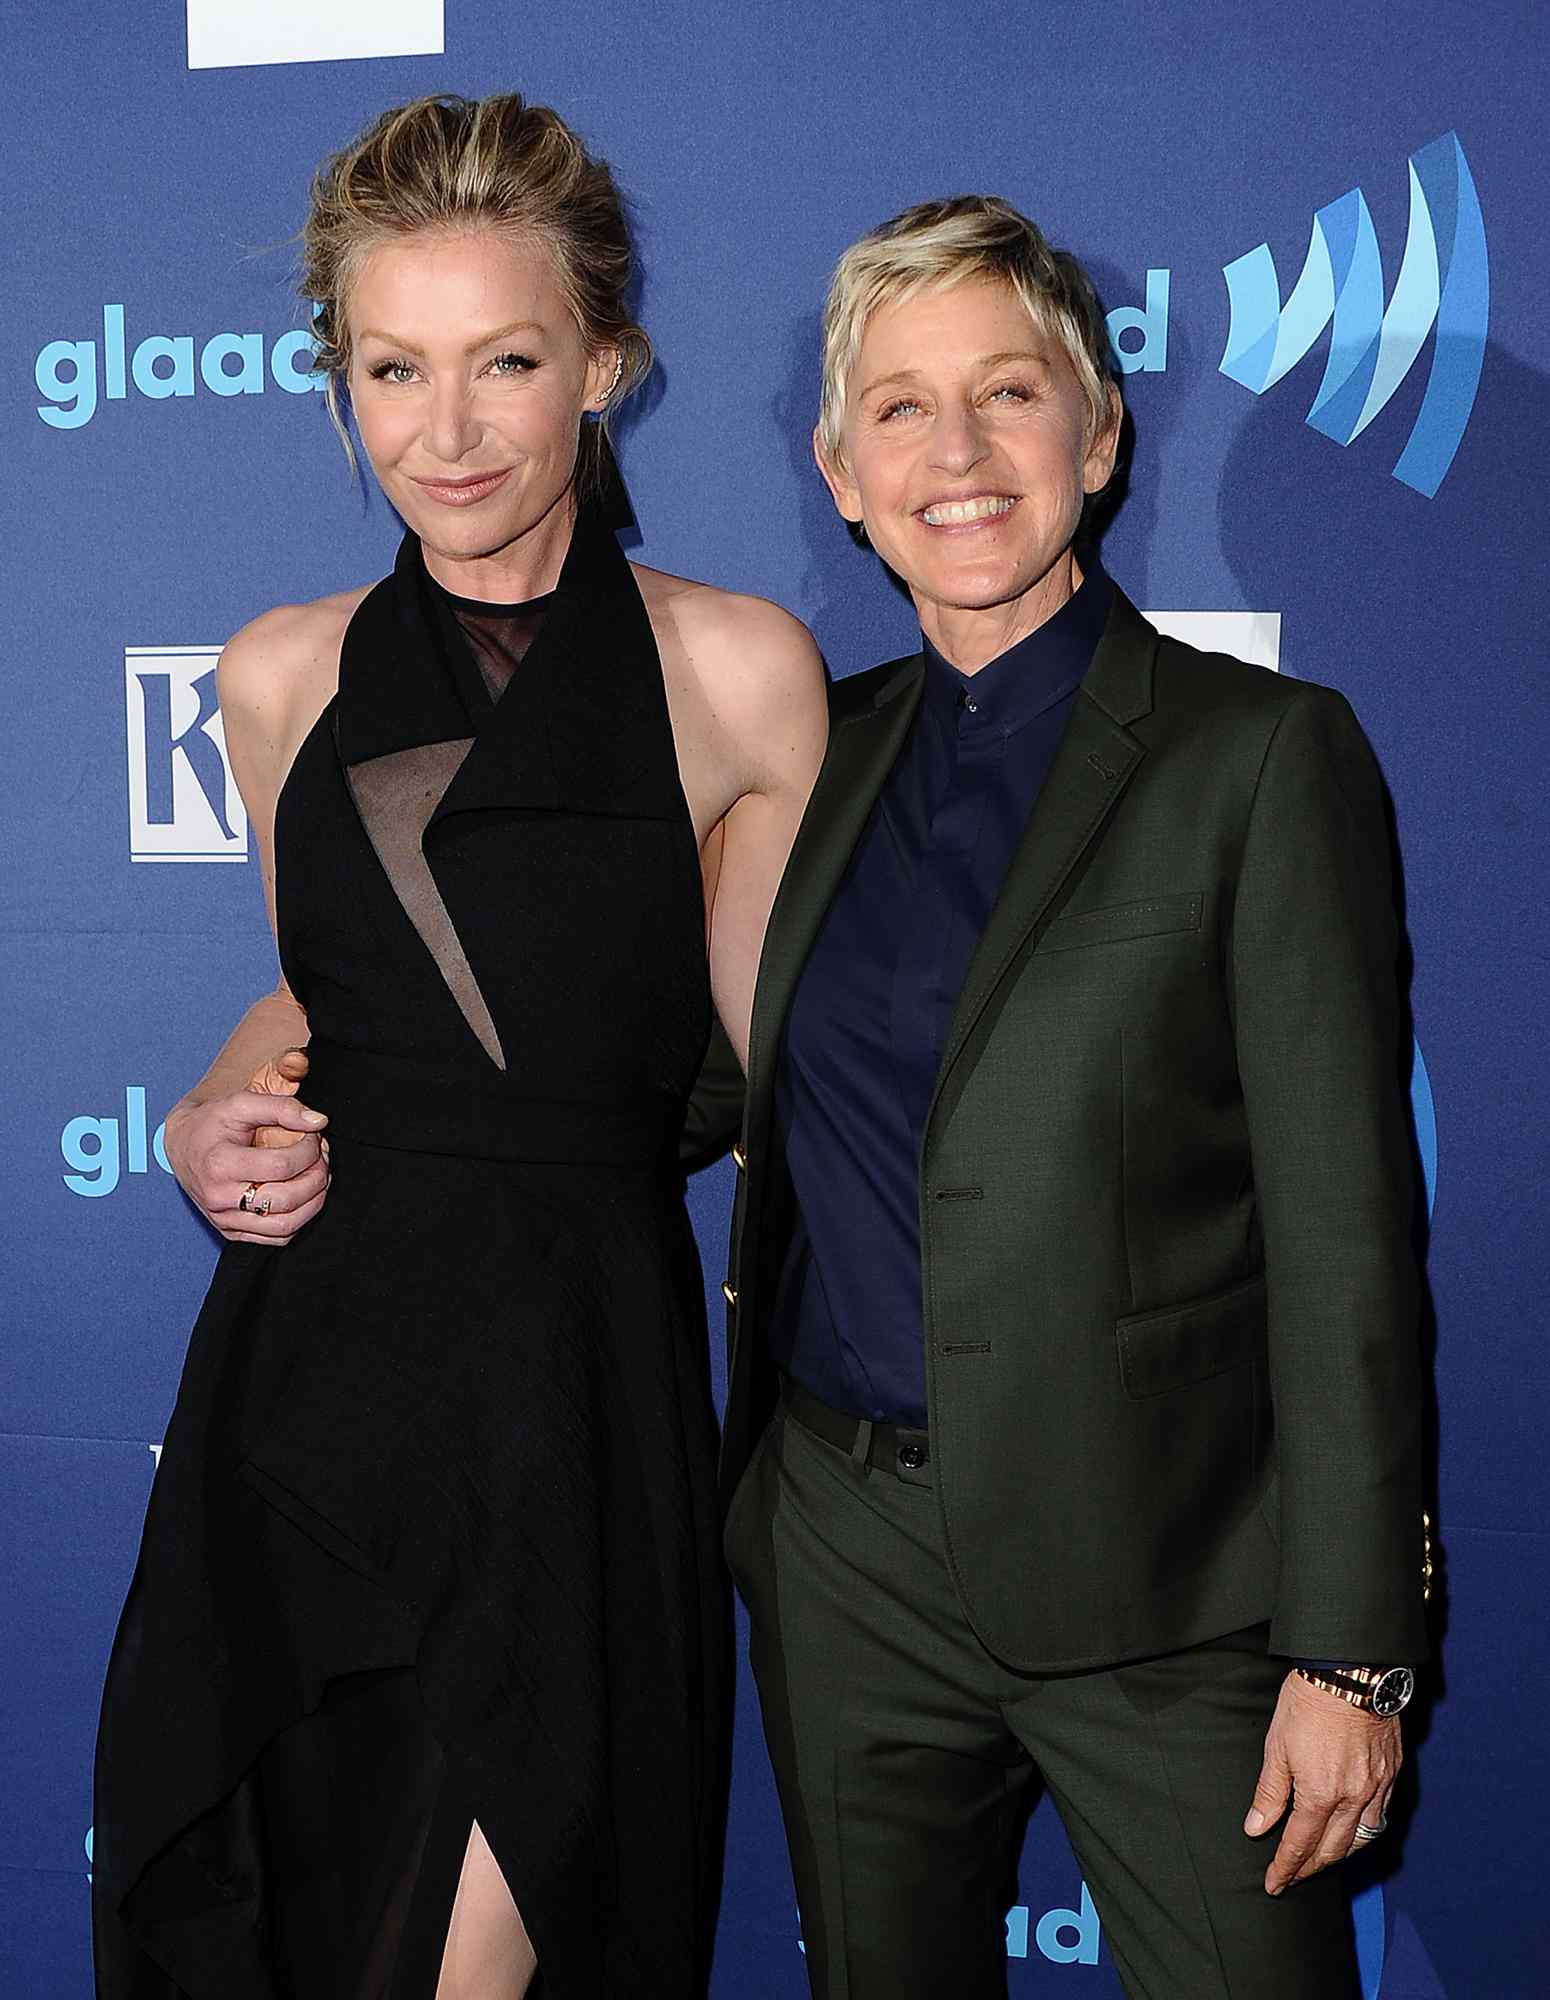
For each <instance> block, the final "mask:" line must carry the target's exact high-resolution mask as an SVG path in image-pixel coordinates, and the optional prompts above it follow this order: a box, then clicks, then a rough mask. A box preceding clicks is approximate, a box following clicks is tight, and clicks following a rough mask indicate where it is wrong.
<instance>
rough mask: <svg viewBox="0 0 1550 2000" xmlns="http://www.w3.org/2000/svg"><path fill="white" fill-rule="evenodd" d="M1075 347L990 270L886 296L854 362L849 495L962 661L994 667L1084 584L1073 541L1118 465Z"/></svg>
mask: <svg viewBox="0 0 1550 2000" xmlns="http://www.w3.org/2000/svg"><path fill="white" fill-rule="evenodd" d="M1088 422H1089V417H1088V404H1087V400H1086V398H1085V396H1084V395H1083V393H1082V389H1081V386H1080V384H1079V383H1078V381H1077V377H1076V373H1075V371H1074V369H1073V368H1072V366H1071V363H1070V360H1069V359H1068V358H1067V355H1066V352H1065V350H1064V348H1063V347H1062V346H1061V344H1060V342H1059V341H1058V340H1057V339H1055V338H1054V337H1053V336H1051V335H1049V334H1046V333H1045V332H1044V331H1043V330H1042V329H1041V328H1040V327H1039V326H1037V325H1036V323H1035V322H1034V320H1033V319H1032V317H1031V316H1030V314H1029V312H1028V310H1027V308H1026V307H1025V306H1024V305H1023V303H1022V301H1021V300H1020V299H1019V298H1018V296H1017V294H1016V293H1015V292H1014V291H1013V290H1012V289H1011V287H1010V286H1008V285H1004V284H1001V283H998V282H996V281H995V280H990V279H979V278H976V279H966V280H963V281H961V282H960V283H958V284H954V285H949V286H947V287H945V288H937V289H933V290H929V291H923V292H919V293H917V294H916V295H915V296H914V297H913V298H908V299H905V300H903V301H901V302H898V303H896V304H891V305H883V306H879V307H878V308H877V309H876V311H875V312H874V313H873V314H872V316H871V318H870V319H869V320H868V321H867V324H866V331H865V333H864V334H863V336H862V341H861V351H860V353H859V354H858V356H857V358H856V362H855V366H854V367H853V369H852V370H851V374H850V381H849V385H848V391H847V395H846V402H845V420H844V428H843V433H842V441H843V462H841V463H836V462H833V461H829V460H826V459H825V457H824V454H823V452H822V450H821V449H820V450H819V453H818V463H819V468H820V470H821V471H822V472H823V475H824V478H825V479H826V480H827V482H828V485H829V490H830V492H831V493H832V494H833V495H834V503H835V505H836V506H837V507H838V508H839V510H840V512H841V514H843V515H844V517H845V518H846V520H848V521H859V522H861V523H862V524H863V525H864V526H865V528H866V532H867V538H868V540H869V541H870V542H871V544H872V546H873V548H874V549H876V551H877V553H878V554H879V555H880V556H881V557H882V559H883V561H884V562H886V563H887V564H888V566H889V568H890V569H892V570H894V571H895V572H896V573H897V574H898V575H899V576H900V577H901V578H902V579H903V581H904V582H905V584H906V585H907V586H908V588H909V592H910V595H911V597H912V598H913V599H914V601H915V608H916V611H917V613H918V614H919V617H920V622H921V626H922V629H923V630H924V631H925V632H926V635H927V636H928V637H929V638H930V639H931V640H932V641H933V643H934V644H936V645H938V646H939V647H940V648H941V650H942V651H943V652H944V653H945V654H946V655H947V657H948V658H949V659H951V660H952V661H953V662H954V664H955V665H957V666H960V667H963V668H965V669H972V668H974V667H978V666H983V665H984V664H985V662H986V661H987V660H989V659H992V658H994V657H995V655H996V654H997V653H1000V652H1003V651H1005V649H1006V648H1007V647H1008V646H1010V645H1012V644H1014V643H1015V642H1016V641H1017V640H1018V639H1019V638H1021V637H1023V636H1024V635H1025V634H1026V633H1028V632H1031V631H1032V630H1033V629H1034V628H1035V626H1037V625H1041V624H1042V623H1043V622H1044V620H1045V619H1046V618H1048V617H1050V616H1051V615H1052V613H1054V612H1055V611H1057V610H1058V609H1059V608H1060V606H1061V605H1062V604H1063V603H1064V602H1065V601H1066V599H1067V598H1068V597H1069V596H1070V595H1071V592H1072V590H1073V589H1074V588H1075V586H1076V584H1077V583H1078V582H1079V581H1080V574H1079V572H1078V571H1077V568H1076V563H1075V559H1074V557H1073V555H1072V553H1071V538H1072V536H1073V535H1074V534H1075V533H1076V529H1077V524H1078V522H1079V521H1080V519H1081V514H1082V503H1083V500H1084V498H1085V497H1086V495H1087V494H1089V493H1096V492H1098V491H1099V490H1100V489H1101V488H1102V487H1103V486H1104V485H1105V484H1106V483H1107V481H1108V478H1109V474H1110V473H1111V472H1112V470H1113V467H1114V450H1115V444H1116V440H1117V436H1118V423H1117V409H1116V413H1115V420H1114V421H1112V422H1111V423H1110V424H1109V425H1108V426H1107V427H1106V428H1105V429H1104V431H1103V432H1102V433H1101V434H1100V435H1099V436H1097V437H1095V438H1093V439H1091V440H1089V439H1088V436H1087V427H1088Z"/></svg>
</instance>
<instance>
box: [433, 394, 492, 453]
mask: <svg viewBox="0 0 1550 2000" xmlns="http://www.w3.org/2000/svg"><path fill="white" fill-rule="evenodd" d="M478 439H479V425H478V423H477V422H476V421H475V418H474V408H473V398H472V397H471V396H470V395H469V393H468V389H467V386H466V384H464V383H462V382H439V383H438V384H437V385H436V389H435V392H434V394H433V396H432V399H431V407H430V422H429V425H428V427H427V432H426V442H427V443H428V444H429V446H430V448H431V450H432V452H433V453H434V454H435V456H436V457H437V458H438V459H440V461H441V462H442V464H443V465H456V463H457V462H458V460H459V459H460V458H462V457H464V456H465V455H466V454H467V453H468V452H469V451H471V450H472V449H473V447H474V445H475V444H476V443H477V442H478Z"/></svg>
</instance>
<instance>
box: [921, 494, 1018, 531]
mask: <svg viewBox="0 0 1550 2000" xmlns="http://www.w3.org/2000/svg"><path fill="white" fill-rule="evenodd" d="M1016 505H1017V499H1016V496H1015V495H1014V494H1010V493H971V494H969V495H967V496H966V497H965V498H964V499H962V500H932V501H930V502H928V503H927V505H926V506H924V507H921V508H919V509H917V512H918V514H919V516H920V519H921V520H922V521H924V522H925V524H926V526H927V527H928V528H971V527H978V526H979V525H980V524H981V523H982V522H985V521H1001V520H1004V519H1005V518H1006V516H1007V515H1008V514H1010V513H1011V511H1012V509H1013V508H1014V507H1015V506H1016Z"/></svg>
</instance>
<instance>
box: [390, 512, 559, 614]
mask: <svg viewBox="0 0 1550 2000" xmlns="http://www.w3.org/2000/svg"><path fill="white" fill-rule="evenodd" d="M575 528H576V496H575V493H574V492H573V491H572V490H571V489H570V488H569V487H567V488H566V490H565V491H564V492H563V493H561V494H560V495H559V496H558V498H557V499H556V500H555V502H554V504H553V505H552V506H551V507H550V508H549V510H548V512H547V513H545V514H544V515H543V516H542V517H541V518H540V519H539V520H537V521H535V522H533V524H532V525H531V527H527V528H524V529H523V530H522V532H521V534H520V535H518V536H517V537H516V539H515V540H514V541H510V542H507V543H506V544H505V546H504V547H502V548H498V549H492V550H491V551H490V552H489V554H488V555H479V556H463V555H455V554H452V553H450V552H449V551H448V550H445V549H438V548H434V547H432V545H431V544H430V543H429V542H428V541H426V540H425V538H424V536H423V535H422V536H421V538H420V547H421V549H422V551H423V552H424V556H425V567H426V569H427V570H428V571H429V572H430V574H431V575H432V576H433V577H434V578H435V579H436V581H437V582H438V583H439V584H440V585H441V587H442V588H443V590H450V591H451V593H452V595H453V596H454V597H467V598H472V599H473V600H474V601H475V602H477V603H481V604H525V603H527V601H528V600H529V599H530V598H533V597H545V596H547V595H548V593H549V592H550V591H551V590H553V589H554V587H555V585H556V584H557V583H558V582H559V580H560V571H561V570H562V569H563V568H564V567H565V558H566V555H567V554H568V552H569V550H570V544H571V536H572V535H573V534H574V532H575Z"/></svg>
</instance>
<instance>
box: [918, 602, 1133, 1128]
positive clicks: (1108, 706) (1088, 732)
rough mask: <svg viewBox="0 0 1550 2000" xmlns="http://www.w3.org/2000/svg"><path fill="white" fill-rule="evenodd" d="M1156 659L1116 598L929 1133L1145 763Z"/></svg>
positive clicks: (956, 1022) (948, 1062)
mask: <svg viewBox="0 0 1550 2000" xmlns="http://www.w3.org/2000/svg"><path fill="white" fill-rule="evenodd" d="M1156 651H1157V634H1156V632H1155V631H1154V630H1153V628H1152V627H1151V626H1150V625H1148V624H1147V622H1146V620H1145V619H1144V618H1142V616H1141V614H1140V613H1139V612H1138V611H1137V610H1136V609H1135V608H1134V606H1133V605H1132V604H1131V603H1130V601H1129V599H1128V598H1127V597H1125V595H1124V594H1123V592H1121V591H1119V590H1116V591H1115V593H1114V605H1113V609H1112V610H1111V612H1110V614H1109V620H1108V623H1107V625H1106V626H1105V628H1104V634H1103V638H1102V640H1101V642H1100V643H1099V647H1098V651H1097V653H1096V654H1095V655H1094V657H1093V663H1092V666H1091V667H1090V668H1089V669H1088V672H1087V675H1086V677H1085V678H1084V680H1083V682H1082V686H1081V688H1080V690H1079V692H1078V694H1077V698H1076V702H1075V704H1074V706H1073V708H1072V711H1071V720H1070V723H1069V724H1068V725H1067V728H1066V733H1065V737H1064V739H1063V740H1062V742H1061V746H1060V750H1059V752H1058V754H1057V755H1056V758H1055V762H1054V765H1053V766H1052V768H1051V770H1050V774H1049V777H1048V778H1047V779H1046V781H1045V784H1044V789H1043V790H1042V791H1041V792H1040V794H1039V798H1038V802H1037V803H1036V805H1035V806H1034V809H1033V812H1032V813H1031V814H1030V815H1029V819H1028V825H1027V827H1026V829H1025V830H1024V833H1023V837H1022V839H1021V841H1020V842H1019V843H1018V847H1017V851H1016V853H1015V854H1014V855H1013V857H1012V862H1011V866H1010V867H1009V868H1008V870H1007V876H1006V880H1005V882H1004V883H1003V884H1002V888H1001V893H1000V895H999V896H998V897H997V899H996V903H995V906H994V908H993V909H992V910H991V913H990V920H989V922H988V923H987V924H986V926H985V930H984V932H983V934H982V936H981V938H980V941H979V944H978V946H977V947H976V949H975V952H974V956H973V958H972V959H971V960H970V962H969V970H968V974H967V976H966V978H965V980H964V984H963V991H962V992H961V993H960V994H959V996H958V1005H957V1007H956V1008H955V1009H954V1011H953V1018H952V1023H951V1025H950V1026H949V1028H948V1032H947V1045H946V1047H945V1048H944V1049H943V1051H942V1064H941V1068H940V1070H939V1071H938V1073H937V1088H936V1096H935V1098H934V1099H933V1103H932V1111H931V1118H930V1120H929V1121H928V1130H929V1129H930V1126H931V1125H933V1124H935V1123H936V1122H937V1118H938V1107H939V1106H940V1105H941V1103H942V1099H943V1096H944V1093H946V1092H947V1091H948V1089H949V1085H950V1081H951V1078H952V1073H953V1070H954V1067H955V1065H956V1064H957V1062H958V1059H959V1057H960V1056H961V1055H962V1054H963V1051H964V1048H965V1046H966V1044H967V1043H968V1040H969V1037H970V1036H971V1035H972V1034H973V1032H974V1028H975V1024H976V1023H977V1022H978V1021H979V1019H980V1017H981V1015H982V1014H983V1013H984V1011H985V1008H986V1006H987V1005H988V1004H989V1002H990V1000H991V998H992V996H993V995H994V994H995V992H996V990H997V988H998V987H999V986H1000V984H1001V982H1002V980H1003V979H1004V978H1005V977H1006V976H1007V974H1008V972H1009V971H1010V970H1011V968H1012V966H1013V964H1014V962H1015V961H1016V960H1017V958H1018V955H1019V954H1020V953H1021V951H1022V949H1023V947H1024V945H1025V944H1026V943H1027V941H1028V939H1029V937H1030V936H1031V935H1032V933H1033V932H1034V931H1035V930H1036V929H1037V928H1038V926H1039V925H1040V924H1041V923H1042V921H1043V920H1044V918H1045V917H1046V915H1047V914H1048V913H1049V912H1050V910H1051V908H1052V906H1053V905H1054V903H1055V900H1056V898H1057V897H1058V896H1059V894H1060V892H1061V890H1062V889H1063V888H1064V887H1065V885H1066V883H1067V882H1068V880H1069V879H1070V877H1071V874H1072V871H1073V870H1074V869H1075V868H1076V866H1077V864H1078V862H1080V861H1081V859H1082V857H1083V855H1085V854H1086V853H1087V852H1088V850H1089V849H1090V848H1091V846H1092V845H1093V843H1094V841H1096V840H1097V839H1098V837H1099V835H1100V834H1101V832H1102V830H1103V828H1104V826H1105V824H1106V823H1107V821H1108V818H1109V815H1110V814H1111V813H1112V812H1113V810H1114V807H1115V804H1116V803H1117V801H1118V800H1119V798H1120V795H1121V794H1122V793H1123V791H1124V790H1125V787H1126V786H1127V785H1128V784H1129V782H1130V779H1131V776H1132V774H1133V773H1134V771H1135V768H1136V766H1137V765H1138V764H1139V763H1140V761H1141V759H1142V757H1143V756H1144V755H1145V754H1146V747H1145V745H1144V744H1143V743H1142V742H1141V741H1140V740H1139V739H1138V738H1137V737H1136V736H1134V735H1133V734H1132V733H1131V731H1130V729H1129V728H1128V727H1127V726H1126V725H1127V724H1128V723H1130V722H1133V721H1135V720H1136V719H1137V718H1138V717H1139V716H1142V715H1144V714H1146V713H1147V712H1148V710H1149V709H1150V707H1151V701H1152V668H1153V663H1154V660H1155V657H1156Z"/></svg>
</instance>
